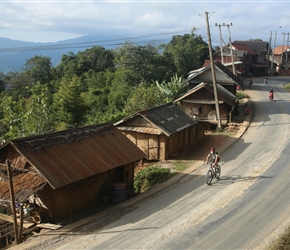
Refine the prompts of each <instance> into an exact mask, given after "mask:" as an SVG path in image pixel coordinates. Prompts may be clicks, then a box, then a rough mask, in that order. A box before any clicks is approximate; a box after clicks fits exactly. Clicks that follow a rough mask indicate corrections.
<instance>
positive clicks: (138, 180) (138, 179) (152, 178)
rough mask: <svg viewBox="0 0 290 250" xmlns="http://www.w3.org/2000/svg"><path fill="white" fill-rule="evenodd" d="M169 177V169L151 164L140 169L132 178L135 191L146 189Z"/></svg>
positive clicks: (140, 191)
mask: <svg viewBox="0 0 290 250" xmlns="http://www.w3.org/2000/svg"><path fill="white" fill-rule="evenodd" d="M169 178H170V169H168V168H161V167H159V166H151V167H147V168H144V169H142V170H140V171H139V172H138V173H137V174H136V176H135V179H134V190H135V193H142V192H145V191H147V190H148V189H149V188H150V187H152V186H153V185H155V184H157V183H162V182H164V181H166V180H168V179H169Z"/></svg>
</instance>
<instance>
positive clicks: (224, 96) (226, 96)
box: [175, 82, 236, 106]
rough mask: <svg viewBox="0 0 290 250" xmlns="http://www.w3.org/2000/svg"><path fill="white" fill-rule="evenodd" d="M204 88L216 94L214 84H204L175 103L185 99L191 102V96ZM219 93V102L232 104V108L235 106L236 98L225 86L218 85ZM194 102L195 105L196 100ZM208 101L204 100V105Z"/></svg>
mask: <svg viewBox="0 0 290 250" xmlns="http://www.w3.org/2000/svg"><path fill="white" fill-rule="evenodd" d="M202 88H205V89H207V90H208V91H210V92H211V93H214V91H213V85H212V84H210V83H207V82H202V83H200V84H199V85H197V86H195V87H194V88H192V89H191V90H189V91H188V92H187V93H185V94H184V95H183V96H181V97H180V98H178V99H177V100H175V102H179V101H181V100H184V99H186V100H187V101H188V100H190V98H189V97H190V95H192V94H193V93H195V92H197V91H198V90H200V89H202ZM217 93H218V98H219V101H220V100H222V101H224V102H226V103H228V104H230V105H231V106H234V105H235V101H236V97H235V96H234V95H233V94H232V93H231V92H230V91H228V90H226V89H225V88H224V87H223V86H221V85H219V84H217ZM192 100H193V101H192V103H194V100H195V99H192ZM198 101H202V100H198ZM208 101H209V100H203V103H208ZM199 103H200V102H199Z"/></svg>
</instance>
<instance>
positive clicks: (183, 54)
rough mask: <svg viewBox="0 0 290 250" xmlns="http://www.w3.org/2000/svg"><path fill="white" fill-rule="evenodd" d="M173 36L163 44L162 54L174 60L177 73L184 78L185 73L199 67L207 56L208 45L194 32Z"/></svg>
mask: <svg viewBox="0 0 290 250" xmlns="http://www.w3.org/2000/svg"><path fill="white" fill-rule="evenodd" d="M194 31H195V30H194V29H193V31H192V33H191V34H185V35H183V36H180V35H178V36H173V37H172V39H171V41H170V42H169V43H168V45H166V46H165V50H164V56H169V57H170V58H172V61H173V62H174V66H175V71H174V72H176V73H177V75H179V76H181V77H183V78H186V77H187V74H188V73H189V72H190V71H191V70H193V69H197V68H200V67H201V66H202V65H203V62H204V60H205V59H206V58H207V57H208V46H207V44H206V43H205V42H204V41H203V40H202V37H201V36H196V35H195V34H194Z"/></svg>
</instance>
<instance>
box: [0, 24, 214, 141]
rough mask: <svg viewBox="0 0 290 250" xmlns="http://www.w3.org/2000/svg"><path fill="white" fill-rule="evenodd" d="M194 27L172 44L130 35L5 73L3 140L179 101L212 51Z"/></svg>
mask: <svg viewBox="0 0 290 250" xmlns="http://www.w3.org/2000/svg"><path fill="white" fill-rule="evenodd" d="M208 55H209V52H208V44H207V43H206V42H205V41H203V38H202V37H201V36H199V35H196V34H195V29H193V31H192V33H191V34H184V35H176V36H173V37H172V39H171V41H170V42H169V43H167V44H158V45H156V44H146V45H142V46H141V45H136V44H134V43H130V42H125V43H123V44H122V45H120V46H119V47H117V48H116V49H111V50H108V49H105V48H104V47H100V46H96V47H93V48H90V49H86V50H85V51H82V52H79V53H77V54H74V53H73V52H69V53H67V54H64V55H63V56H62V58H61V61H60V62H59V64H58V65H57V66H55V67H53V66H52V63H51V59H50V58H49V57H45V56H34V57H33V58H31V59H29V60H27V61H26V63H25V65H23V68H22V70H21V71H20V72H18V71H17V72H14V71H12V72H8V73H6V74H3V73H2V72H0V98H1V103H0V144H1V141H2V142H5V140H11V139H15V138H21V137H25V136H31V135H38V134H46V133H52V132H56V131H60V130H64V129H70V128H75V127H80V126H85V125H91V124H97V123H104V122H112V123H114V122H116V121H118V120H120V119H122V118H124V117H127V116H129V115H132V114H134V113H136V112H137V111H140V110H145V109H148V108H152V107H155V106H159V105H162V104H165V103H168V102H172V101H174V100H175V99H176V98H178V97H180V96H181V95H182V94H184V93H185V92H186V90H187V88H186V87H187V86H186V85H185V84H183V82H184V79H186V78H187V74H188V72H190V71H191V70H192V69H196V68H200V67H202V65H203V62H204V60H205V59H206V58H208Z"/></svg>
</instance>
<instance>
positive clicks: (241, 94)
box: [236, 91, 249, 100]
mask: <svg viewBox="0 0 290 250" xmlns="http://www.w3.org/2000/svg"><path fill="white" fill-rule="evenodd" d="M236 97H237V99H238V100H241V99H244V98H249V96H248V95H247V94H246V93H245V92H242V91H237V94H236Z"/></svg>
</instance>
